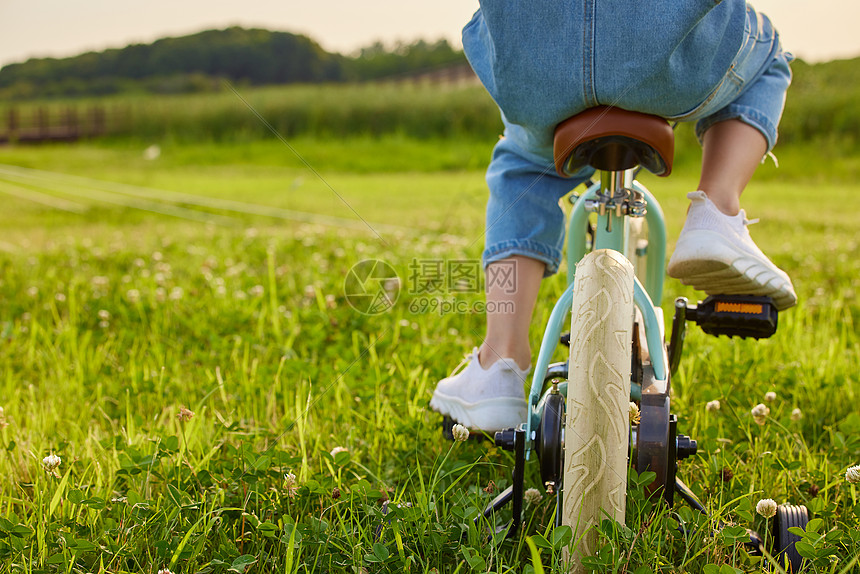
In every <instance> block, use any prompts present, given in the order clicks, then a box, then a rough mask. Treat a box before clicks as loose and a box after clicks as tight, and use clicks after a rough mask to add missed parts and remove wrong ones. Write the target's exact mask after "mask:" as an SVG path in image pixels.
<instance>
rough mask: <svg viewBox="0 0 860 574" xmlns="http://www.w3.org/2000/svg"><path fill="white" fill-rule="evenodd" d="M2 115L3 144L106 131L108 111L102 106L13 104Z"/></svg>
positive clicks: (64, 138) (71, 138)
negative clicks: (80, 107) (14, 105)
mask: <svg viewBox="0 0 860 574" xmlns="http://www.w3.org/2000/svg"><path fill="white" fill-rule="evenodd" d="M3 115H4V116H5V117H2V118H0V144H3V143H37V142H52V141H54V142H61V141H65V142H68V141H75V140H78V139H81V138H90V137H96V136H100V135H104V133H105V130H106V120H105V117H106V113H105V109H104V108H103V107H101V106H91V107H89V108H86V109H83V110H81V109H78V108H76V107H72V106H67V107H60V108H58V107H49V106H39V107H29V106H28V107H25V108H19V107H12V108H9V109H7V110H6V112H5V114H3Z"/></svg>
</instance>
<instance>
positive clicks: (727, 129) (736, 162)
mask: <svg viewBox="0 0 860 574" xmlns="http://www.w3.org/2000/svg"><path fill="white" fill-rule="evenodd" d="M702 148H703V152H702V175H701V178H700V179H699V189H700V190H701V191H704V192H705V195H707V196H708V199H710V200H711V201H712V202H714V205H716V206H717V208H718V209H719V210H720V211H722V212H723V213H725V214H726V215H737V214H738V212H739V211H740V209H741V206H740V201H739V200H740V197H741V193H743V191H744V188H746V186H747V184H748V183H749V181H750V179H752V176H753V173H755V170H756V168H757V167H758V166H759V164H760V163H761V158H763V157H764V154H765V153H767V140H766V139H765V138H764V136H763V135H762V134H761V132H760V131H759V130H757V129H755V128H754V127H752V126H751V125H749V124H746V123H744V122H742V121H740V120H737V119H731V120H726V121H723V122H719V123H716V124H714V125H713V126H711V127H710V128H709V129H708V131H706V132H705V134H704V137H703V138H702Z"/></svg>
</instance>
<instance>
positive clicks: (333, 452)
mask: <svg viewBox="0 0 860 574" xmlns="http://www.w3.org/2000/svg"><path fill="white" fill-rule="evenodd" d="M341 452H349V449H348V448H346V447H345V446H336V447H334V448H333V449H331V453H329V454H331V455H332V457H334V456H335V455H336V454H338V453H341Z"/></svg>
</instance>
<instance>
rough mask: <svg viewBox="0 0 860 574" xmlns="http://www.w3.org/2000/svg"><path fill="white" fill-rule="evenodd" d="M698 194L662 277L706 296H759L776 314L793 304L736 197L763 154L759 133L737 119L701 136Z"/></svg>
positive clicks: (792, 295)
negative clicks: (766, 299)
mask: <svg viewBox="0 0 860 574" xmlns="http://www.w3.org/2000/svg"><path fill="white" fill-rule="evenodd" d="M702 143H703V146H704V151H703V157H702V175H701V179H700V181H699V191H694V192H692V193H689V194H688V195H687V197H689V198H690V200H691V204H690V209H689V211H688V212H687V220H686V222H685V223H684V229H683V231H681V236H680V237H679V238H678V244H677V246H676V248H675V252H674V253H672V258H671V259H670V260H669V266H668V269H667V270H668V273H669V275H670V276H672V277H675V278H677V279H680V280H681V282H682V283H684V284H685V285H692V286H693V287H695V288H696V289H700V290H702V291H705V292H706V293H708V294H713V295H716V294H721V295H741V294H743V295H763V296H768V297H771V298H772V299H773V300H774V302H775V304H776V306H777V308H778V309H780V310H782V309H786V308H788V307H791V306H792V305H794V304H795V302H796V301H797V295H795V292H794V286H793V285H792V284H791V279H790V278H789V277H788V275H786V273H785V272H784V271H782V270H781V269H780V268H778V267H777V266H776V265H774V264H773V262H772V261H771V260H770V259H768V257H767V256H766V255H765V254H764V253H762V251H761V250H760V249H759V248H758V246H757V245H756V244H755V242H753V240H752V238H751V237H750V234H749V231H748V230H747V225H748V224H749V221H748V220H747V219H746V214H745V213H744V211H743V210H742V209H741V208H740V196H741V193H742V192H743V190H744V188H745V187H746V185H747V183H749V181H750V179H751V178H752V175H753V173H754V172H755V169H756V167H757V166H758V165H759V163H760V162H761V158H762V157H763V156H764V154H765V153H766V152H767V146H768V144H767V140H766V139H765V137H764V135H762V132H761V131H760V130H759V129H756V128H754V127H752V126H750V125H749V124H747V123H744V122H743V121H741V120H738V119H726V120H724V121H720V122H717V123H714V124H712V125H711V126H710V127H709V128H708V129H707V131H705V133H704V134H703V137H702Z"/></svg>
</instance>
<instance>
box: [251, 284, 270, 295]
mask: <svg viewBox="0 0 860 574" xmlns="http://www.w3.org/2000/svg"><path fill="white" fill-rule="evenodd" d="M265 291H266V290H265V288H264V287H263V286H262V285H254V286H253V287H251V288H250V289H249V290H248V293H250V294H251V295H253V296H254V297H262V296H263V293H265Z"/></svg>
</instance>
